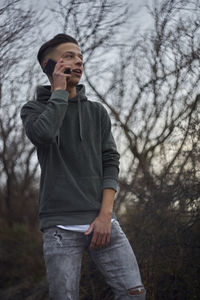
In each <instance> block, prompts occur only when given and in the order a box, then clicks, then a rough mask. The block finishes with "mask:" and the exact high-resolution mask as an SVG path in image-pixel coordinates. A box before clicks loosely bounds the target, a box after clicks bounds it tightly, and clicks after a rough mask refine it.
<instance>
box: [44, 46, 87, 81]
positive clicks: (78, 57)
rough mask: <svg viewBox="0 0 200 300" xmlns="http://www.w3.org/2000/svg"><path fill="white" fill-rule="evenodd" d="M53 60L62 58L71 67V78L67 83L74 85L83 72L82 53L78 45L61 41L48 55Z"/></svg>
mask: <svg viewBox="0 0 200 300" xmlns="http://www.w3.org/2000/svg"><path fill="white" fill-rule="evenodd" d="M49 56H50V57H51V58H52V59H53V60H55V61H58V60H59V59H60V58H63V60H64V62H66V63H67V64H68V66H69V67H70V68H71V70H72V73H71V78H70V80H69V81H68V84H69V85H71V86H75V85H77V84H78V83H79V81H80V79H81V76H82V73H83V55H82V53H81V50H80V48H79V46H78V45H76V44H74V43H63V44H60V45H58V46H57V47H56V48H55V51H54V52H53V53H52V54H51V55H49ZM47 60H48V58H47V59H46V61H47Z"/></svg>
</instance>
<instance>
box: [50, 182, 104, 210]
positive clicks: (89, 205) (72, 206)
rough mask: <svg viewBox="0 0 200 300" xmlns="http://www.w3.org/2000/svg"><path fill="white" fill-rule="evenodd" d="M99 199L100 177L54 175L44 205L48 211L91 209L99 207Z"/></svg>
mask: <svg viewBox="0 0 200 300" xmlns="http://www.w3.org/2000/svg"><path fill="white" fill-rule="evenodd" d="M101 200H102V178H100V177H76V178H71V179H70V180H68V179H67V178H66V177H65V176H56V178H55V185H54V187H53V188H52V189H50V193H48V195H47V197H46V199H45V204H46V205H45V206H46V209H47V210H48V211H49V212H50V211H51V212H57V211H60V212H61V211H62V212H76V211H93V210H99V209H100V207H101Z"/></svg>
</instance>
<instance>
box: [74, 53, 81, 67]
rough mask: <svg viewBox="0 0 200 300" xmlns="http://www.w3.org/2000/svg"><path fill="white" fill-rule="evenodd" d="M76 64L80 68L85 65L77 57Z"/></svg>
mask: <svg viewBox="0 0 200 300" xmlns="http://www.w3.org/2000/svg"><path fill="white" fill-rule="evenodd" d="M75 64H76V65H77V66H79V67H81V66H82V65H83V61H82V59H81V58H80V57H79V56H77V57H76V61H75Z"/></svg>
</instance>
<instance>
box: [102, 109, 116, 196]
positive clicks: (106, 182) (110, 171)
mask: <svg viewBox="0 0 200 300" xmlns="http://www.w3.org/2000/svg"><path fill="white" fill-rule="evenodd" d="M101 122H102V125H101V126H102V164H103V189H105V188H111V189H113V190H115V191H117V182H118V173H119V158H120V156H119V153H118V152H117V148H116V144H115V141H114V138H113V135H112V132H111V121H110V118H109V116H108V113H107V111H106V109H105V108H104V107H103V111H102V121H101Z"/></svg>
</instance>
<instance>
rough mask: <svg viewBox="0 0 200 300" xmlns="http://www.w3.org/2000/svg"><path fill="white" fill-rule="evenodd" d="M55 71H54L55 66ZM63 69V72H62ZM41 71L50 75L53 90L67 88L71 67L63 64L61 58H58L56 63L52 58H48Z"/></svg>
mask: <svg viewBox="0 0 200 300" xmlns="http://www.w3.org/2000/svg"><path fill="white" fill-rule="evenodd" d="M56 65H57V67H56V69H57V70H56V72H55V73H54V69H55V66H56ZM63 71H64V72H63ZM43 72H44V73H45V74H47V75H49V76H51V78H52V80H53V83H52V85H53V91H54V90H58V89H63V90H66V88H67V80H68V79H69V78H70V77H71V72H72V71H71V68H70V67H67V68H66V67H65V66H64V61H63V59H60V60H59V61H58V63H57V62H56V61H54V60H53V59H49V60H48V61H47V64H46V65H45V67H44V68H43Z"/></svg>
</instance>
